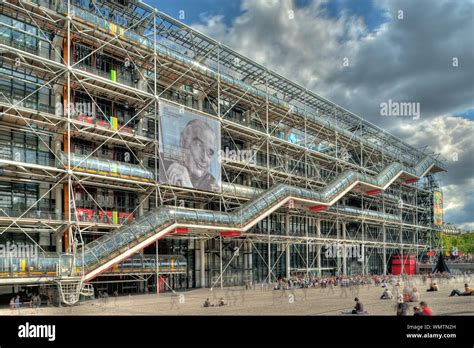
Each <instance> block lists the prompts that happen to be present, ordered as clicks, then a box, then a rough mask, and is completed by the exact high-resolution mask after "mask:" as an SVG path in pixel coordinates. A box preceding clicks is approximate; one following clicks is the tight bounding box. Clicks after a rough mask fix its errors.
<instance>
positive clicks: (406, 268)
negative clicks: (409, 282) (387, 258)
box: [392, 255, 416, 275]
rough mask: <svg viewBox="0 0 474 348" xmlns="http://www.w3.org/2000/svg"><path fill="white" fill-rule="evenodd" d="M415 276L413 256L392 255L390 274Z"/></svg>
mask: <svg viewBox="0 0 474 348" xmlns="http://www.w3.org/2000/svg"><path fill="white" fill-rule="evenodd" d="M402 269H403V273H405V274H415V273H416V259H415V256H413V255H403V256H401V255H393V256H392V274H393V275H399V274H401V273H402Z"/></svg>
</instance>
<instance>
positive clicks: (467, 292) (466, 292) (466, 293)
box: [449, 284, 472, 297]
mask: <svg viewBox="0 0 474 348" xmlns="http://www.w3.org/2000/svg"><path fill="white" fill-rule="evenodd" d="M456 295H458V296H471V295H472V289H471V288H470V287H469V285H468V284H464V292H461V291H460V290H458V289H454V290H453V291H451V294H450V295H449V296H450V297H451V296H456Z"/></svg>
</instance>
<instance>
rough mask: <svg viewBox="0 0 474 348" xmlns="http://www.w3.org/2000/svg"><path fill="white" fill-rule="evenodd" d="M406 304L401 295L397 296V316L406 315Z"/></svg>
mask: <svg viewBox="0 0 474 348" xmlns="http://www.w3.org/2000/svg"><path fill="white" fill-rule="evenodd" d="M407 311H408V304H407V303H406V302H405V301H404V299H403V296H402V295H398V298H397V316H401V315H408V313H407Z"/></svg>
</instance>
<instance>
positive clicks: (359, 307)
mask: <svg viewBox="0 0 474 348" xmlns="http://www.w3.org/2000/svg"><path fill="white" fill-rule="evenodd" d="M354 301H355V302H356V304H355V307H354V309H353V310H352V314H362V313H364V305H363V304H362V302H360V301H359V298H357V297H356V298H355V299H354Z"/></svg>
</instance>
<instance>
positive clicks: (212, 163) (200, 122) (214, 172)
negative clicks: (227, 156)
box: [159, 103, 220, 191]
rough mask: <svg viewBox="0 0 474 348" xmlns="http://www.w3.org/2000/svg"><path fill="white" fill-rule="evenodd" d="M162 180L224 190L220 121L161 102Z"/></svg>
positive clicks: (173, 183) (161, 181)
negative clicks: (221, 181) (221, 179)
mask: <svg viewBox="0 0 474 348" xmlns="http://www.w3.org/2000/svg"><path fill="white" fill-rule="evenodd" d="M160 120H161V127H160V130H161V132H160V155H161V156H160V157H161V161H160V162H161V163H160V172H159V178H160V183H164V184H171V185H176V186H183V187H190V188H195V189H199V190H207V191H220V165H219V163H218V151H219V149H220V127H219V122H218V121H216V120H212V119H210V118H207V117H205V116H201V115H198V114H194V113H191V112H188V111H184V110H181V112H180V110H179V108H178V107H175V106H172V105H168V104H163V103H162V105H160Z"/></svg>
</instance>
